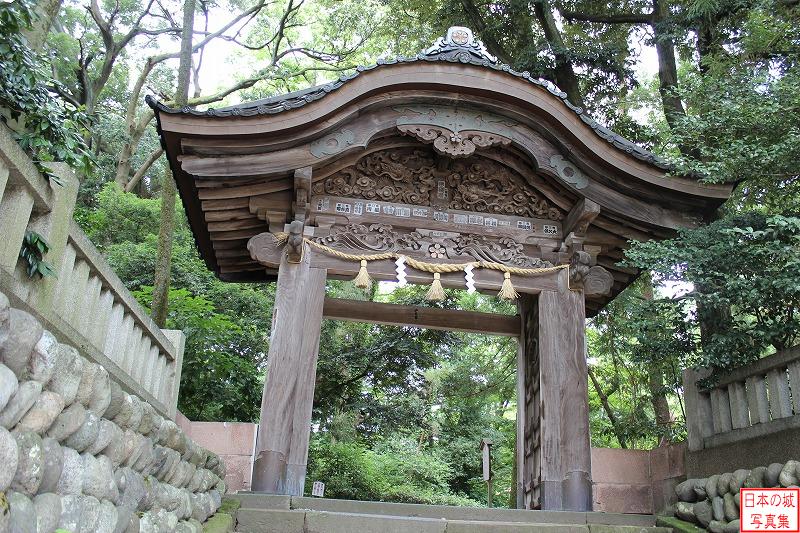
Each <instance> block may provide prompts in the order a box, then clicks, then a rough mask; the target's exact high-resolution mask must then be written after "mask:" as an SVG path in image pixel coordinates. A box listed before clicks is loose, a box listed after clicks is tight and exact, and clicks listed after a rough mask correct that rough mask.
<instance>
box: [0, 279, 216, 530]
mask: <svg viewBox="0 0 800 533" xmlns="http://www.w3.org/2000/svg"><path fill="white" fill-rule="evenodd" d="M224 477H225V464H224V461H223V460H222V459H220V457H219V456H217V455H216V454H214V453H212V452H209V451H208V450H206V449H205V448H202V447H201V446H199V445H198V444H196V443H195V442H194V441H193V440H191V439H190V438H189V437H188V436H187V435H186V433H185V432H184V431H183V430H182V429H180V428H179V427H178V425H177V424H175V422H173V421H171V420H169V419H165V418H164V417H163V416H161V415H160V414H158V413H157V412H156V410H155V409H154V408H153V407H152V406H151V405H150V404H148V403H147V402H144V401H142V400H141V399H140V398H139V397H138V396H136V395H133V394H128V393H126V392H124V391H123V390H122V388H121V387H120V386H119V384H118V383H117V382H116V381H114V380H112V379H110V378H109V374H108V372H107V371H106V370H105V369H104V368H103V367H102V366H100V365H97V364H95V363H92V362H89V361H88V360H86V359H85V358H84V357H82V356H81V354H80V353H79V352H78V350H76V349H75V348H73V347H72V346H69V345H66V344H62V343H59V342H58V341H57V340H56V338H55V337H54V336H53V335H52V334H51V333H50V332H48V331H47V330H44V329H43V328H42V326H41V324H40V323H39V321H37V320H36V319H35V318H34V317H33V316H31V315H30V314H28V313H26V312H25V311H22V310H20V309H15V308H12V307H11V306H10V305H9V301H8V298H7V297H6V296H5V295H4V294H2V293H0V532H5V531H11V532H14V533H16V532H19V533H28V532H30V533H34V532H37V533H45V532H52V531H55V530H56V529H57V528H61V529H65V530H67V531H70V532H72V533H83V532H86V533H89V532H92V533H94V532H97V533H122V532H131V533H136V532H142V533H156V532H164V533H166V532H173V531H179V532H187V533H188V532H194V533H197V532H199V531H202V526H201V523H202V522H204V521H205V520H206V519H207V518H208V517H209V516H211V515H213V514H214V512H215V511H216V510H217V509H218V508H219V506H220V503H221V499H222V495H223V494H224V493H225V491H226V486H225V482H224V481H223V478H224Z"/></svg>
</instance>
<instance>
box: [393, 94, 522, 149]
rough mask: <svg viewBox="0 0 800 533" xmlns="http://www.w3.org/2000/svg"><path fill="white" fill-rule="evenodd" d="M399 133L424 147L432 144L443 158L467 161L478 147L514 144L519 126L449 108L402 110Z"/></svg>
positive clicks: (415, 107)
mask: <svg viewBox="0 0 800 533" xmlns="http://www.w3.org/2000/svg"><path fill="white" fill-rule="evenodd" d="M394 110H395V111H398V112H401V113H405V114H404V115H402V116H400V117H398V119H397V129H398V130H399V131H400V132H401V133H404V134H406V135H411V136H414V137H416V138H417V139H419V140H420V141H422V142H424V143H433V148H434V149H435V150H436V151H437V152H438V153H440V154H444V155H448V156H451V157H468V156H470V155H472V154H473V153H474V152H475V149H476V147H484V148H485V147H488V146H494V145H497V144H502V145H508V144H511V139H512V138H513V136H514V130H513V129H512V128H513V126H516V125H517V123H516V122H513V121H511V120H508V119H506V118H503V117H501V116H499V115H494V114H492V113H489V112H485V111H474V110H470V109H459V108H457V107H446V106H402V107H395V108H394Z"/></svg>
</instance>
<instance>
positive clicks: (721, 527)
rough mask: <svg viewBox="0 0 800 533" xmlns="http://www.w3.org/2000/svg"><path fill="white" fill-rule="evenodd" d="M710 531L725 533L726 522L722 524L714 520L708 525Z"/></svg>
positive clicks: (712, 532)
mask: <svg viewBox="0 0 800 533" xmlns="http://www.w3.org/2000/svg"><path fill="white" fill-rule="evenodd" d="M708 530H709V531H710V532H711V533H723V532H724V531H725V522H720V521H719V520H712V521H711V522H710V523H709V524H708Z"/></svg>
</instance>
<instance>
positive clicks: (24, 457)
mask: <svg viewBox="0 0 800 533" xmlns="http://www.w3.org/2000/svg"><path fill="white" fill-rule="evenodd" d="M14 438H15V440H16V441H17V454H18V455H17V472H16V474H15V475H14V479H13V480H12V481H11V490H14V491H17V492H21V493H23V494H25V495H26V496H34V495H35V494H36V492H37V491H38V490H39V485H40V484H41V483H42V476H43V475H44V447H43V446H42V437H40V436H39V435H37V434H36V433H33V432H32V431H22V432H20V433H16V434H14Z"/></svg>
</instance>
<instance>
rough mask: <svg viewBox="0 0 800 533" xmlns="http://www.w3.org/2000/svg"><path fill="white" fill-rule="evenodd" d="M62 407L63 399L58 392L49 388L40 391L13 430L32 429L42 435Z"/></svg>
mask: <svg viewBox="0 0 800 533" xmlns="http://www.w3.org/2000/svg"><path fill="white" fill-rule="evenodd" d="M63 409H64V400H63V398H61V396H60V395H59V394H58V393H55V392H52V391H49V390H46V391H42V393H41V394H40V395H39V398H38V399H37V400H36V403H34V404H33V407H31V408H30V409H29V410H28V412H27V413H25V416H23V417H22V420H20V421H19V422H18V423H17V426H16V427H15V428H14V429H15V431H33V432H34V433H38V434H39V435H42V434H43V433H44V432H45V431H47V430H48V429H50V426H52V425H53V422H55V420H56V417H58V415H59V414H61V411H62V410H63Z"/></svg>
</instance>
